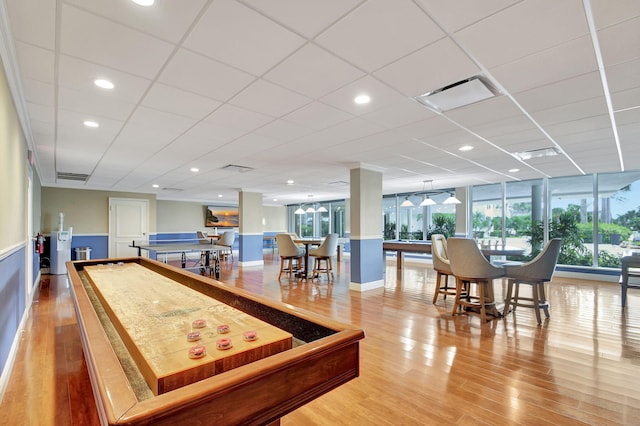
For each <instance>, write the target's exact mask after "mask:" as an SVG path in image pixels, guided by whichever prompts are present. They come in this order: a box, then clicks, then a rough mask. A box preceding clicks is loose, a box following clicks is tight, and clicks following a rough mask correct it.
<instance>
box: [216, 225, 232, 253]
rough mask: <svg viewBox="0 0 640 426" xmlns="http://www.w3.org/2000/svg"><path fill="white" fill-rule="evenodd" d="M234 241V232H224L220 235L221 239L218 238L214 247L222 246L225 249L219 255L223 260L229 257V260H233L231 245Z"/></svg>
mask: <svg viewBox="0 0 640 426" xmlns="http://www.w3.org/2000/svg"><path fill="white" fill-rule="evenodd" d="M235 240H236V233H235V231H224V233H223V234H222V238H220V239H219V240H218V241H217V242H216V245H218V246H224V247H227V248H228V249H227V250H224V251H223V252H222V253H221V254H222V255H223V256H224V257H225V259H227V257H228V256H230V257H231V260H233V243H234V242H235Z"/></svg>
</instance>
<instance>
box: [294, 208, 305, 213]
mask: <svg viewBox="0 0 640 426" xmlns="http://www.w3.org/2000/svg"><path fill="white" fill-rule="evenodd" d="M293 213H294V214H304V210H302V207H298V210H296V211H295V212H293Z"/></svg>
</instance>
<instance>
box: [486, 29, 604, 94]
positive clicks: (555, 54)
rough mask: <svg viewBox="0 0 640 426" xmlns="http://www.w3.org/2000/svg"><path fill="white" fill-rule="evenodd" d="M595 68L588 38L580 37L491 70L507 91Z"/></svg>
mask: <svg viewBox="0 0 640 426" xmlns="http://www.w3.org/2000/svg"><path fill="white" fill-rule="evenodd" d="M597 69H598V65H597V63H596V57H595V55H594V54H593V44H592V43H591V38H590V37H587V36H585V37H580V38H577V39H574V40H571V41H569V42H567V43H563V44H561V45H558V46H554V47H552V48H550V49H547V50H544V51H542V52H538V53H534V54H532V55H529V56H526V57H524V58H521V59H518V60H516V61H514V62H510V63H508V64H505V65H501V66H498V67H496V68H493V69H491V70H490V72H491V75H492V76H493V77H495V78H496V79H497V80H498V81H499V82H500V84H501V85H502V86H503V87H504V88H505V89H507V91H508V92H510V93H517V92H522V91H525V90H527V89H531V88H534V87H538V86H543V85H546V84H550V83H555V82H558V81H562V80H566V79H569V78H572V77H576V76H579V75H583V74H587V73H590V72H593V71H596V70H597Z"/></svg>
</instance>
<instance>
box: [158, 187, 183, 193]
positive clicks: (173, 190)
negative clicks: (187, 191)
mask: <svg viewBox="0 0 640 426" xmlns="http://www.w3.org/2000/svg"><path fill="white" fill-rule="evenodd" d="M162 190H163V191H169V192H180V191H184V189H182V188H170V187H166V188H162Z"/></svg>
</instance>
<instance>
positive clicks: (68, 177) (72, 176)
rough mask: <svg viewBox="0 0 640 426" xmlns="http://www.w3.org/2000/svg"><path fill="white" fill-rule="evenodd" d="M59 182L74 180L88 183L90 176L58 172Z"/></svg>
mask: <svg viewBox="0 0 640 426" xmlns="http://www.w3.org/2000/svg"><path fill="white" fill-rule="evenodd" d="M57 178H58V180H74V181H76V182H86V181H87V179H89V175H87V174H84V173H70V172H58V174H57Z"/></svg>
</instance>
